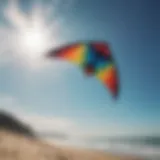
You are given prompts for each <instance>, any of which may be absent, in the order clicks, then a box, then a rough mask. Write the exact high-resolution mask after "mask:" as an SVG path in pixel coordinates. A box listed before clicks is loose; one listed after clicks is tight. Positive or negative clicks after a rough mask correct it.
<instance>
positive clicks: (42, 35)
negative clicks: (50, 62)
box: [4, 1, 61, 69]
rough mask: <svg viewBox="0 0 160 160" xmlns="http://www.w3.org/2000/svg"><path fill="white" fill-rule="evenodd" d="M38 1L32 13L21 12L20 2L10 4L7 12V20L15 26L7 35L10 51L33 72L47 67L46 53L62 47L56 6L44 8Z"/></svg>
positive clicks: (5, 12)
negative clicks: (59, 46)
mask: <svg viewBox="0 0 160 160" xmlns="http://www.w3.org/2000/svg"><path fill="white" fill-rule="evenodd" d="M37 2H38V4H37V3H36V6H34V7H32V8H31V9H30V14H26V13H24V12H23V11H22V10H21V9H20V7H19V6H18V1H10V3H9V4H8V7H7V8H6V9H5V10H4V16H5V18H6V19H7V21H8V22H9V23H10V24H11V26H13V28H12V29H8V31H7V32H6V33H7V35H6V37H7V36H9V37H10V38H9V40H10V41H9V43H10V44H11V45H10V46H11V47H10V48H9V49H10V51H12V52H13V54H14V55H15V56H14V57H16V56H18V59H19V58H20V61H21V62H18V63H20V64H23V65H25V66H26V68H31V69H37V68H39V67H41V66H42V65H43V64H44V54H45V53H46V52H47V51H48V50H49V49H50V48H51V47H54V45H57V44H59V37H60V35H59V33H60V31H59V30H60V28H61V25H60V23H59V19H58V18H55V17H54V14H55V13H53V12H54V8H53V5H51V4H49V5H48V6H47V5H45V6H43V4H40V3H39V1H37ZM51 6H52V7H51ZM48 11H50V12H48ZM46 13H47V14H46ZM49 13H50V14H49ZM51 17H52V18H51ZM50 18H51V19H50ZM52 19H53V20H52ZM6 39H7V38H6ZM7 40H8V39H7ZM6 46H9V45H8V44H7V45H6Z"/></svg>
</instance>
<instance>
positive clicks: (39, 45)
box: [17, 25, 54, 68]
mask: <svg viewBox="0 0 160 160" xmlns="http://www.w3.org/2000/svg"><path fill="white" fill-rule="evenodd" d="M46 30H47V28H42V27H41V26H40V25H39V26H30V27H24V28H22V29H21V30H20V31H19V33H18V35H17V43H18V46H19V47H18V48H19V49H20V51H21V53H19V54H20V55H19V56H21V58H22V59H23V60H25V62H26V63H27V64H28V65H29V66H30V67H34V68H35V67H36V68H37V67H39V66H41V65H42V60H43V58H44V54H45V52H47V50H48V49H49V48H50V47H53V46H52V44H53V41H54V40H53V39H51V38H50V37H49V35H48V34H47V32H45V31H46ZM18 48H17V49H18Z"/></svg>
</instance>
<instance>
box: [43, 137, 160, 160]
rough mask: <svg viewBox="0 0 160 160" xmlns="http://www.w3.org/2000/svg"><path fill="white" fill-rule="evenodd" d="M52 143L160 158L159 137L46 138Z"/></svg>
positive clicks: (148, 159) (151, 159)
mask: <svg viewBox="0 0 160 160" xmlns="http://www.w3.org/2000/svg"><path fill="white" fill-rule="evenodd" d="M44 139H45V140H46V141H47V142H48V143H50V144H59V145H67V146H72V147H80V148H89V149H97V150H103V151H106V152H110V153H116V154H126V155H136V156H140V157H143V158H145V160H160V138H159V137H129V138H119V137H116V138H111V139H110V138H105V139H104V138H101V139H100V138H99V139H93V138H92V139H82V138H81V139H80V138H76V137H71V138H68V139H67V138H66V139H61V138H59V139H58V138H44Z"/></svg>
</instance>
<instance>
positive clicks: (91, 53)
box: [47, 41, 119, 98]
mask: <svg viewBox="0 0 160 160" xmlns="http://www.w3.org/2000/svg"><path fill="white" fill-rule="evenodd" d="M47 57H48V58H59V59H62V60H66V61H69V62H71V63H74V64H76V65H78V66H80V67H81V68H82V69H83V71H84V73H86V74H87V75H88V76H95V77H97V79H99V80H100V81H101V82H102V83H103V85H104V86H105V87H106V88H108V89H109V91H110V92H111V94H112V95H113V96H114V97H115V98H116V97H117V95H118V92H119V80H118V74H117V68H116V64H115V62H114V60H113V57H112V55H111V51H110V49H109V45H108V44H107V43H105V42H93V41H92V42H88V43H87V42H84V43H83V42H79V43H73V44H69V45H66V46H62V47H59V48H57V49H52V50H51V51H49V52H48V53H47Z"/></svg>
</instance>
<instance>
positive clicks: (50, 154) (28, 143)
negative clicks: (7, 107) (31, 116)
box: [0, 131, 142, 160]
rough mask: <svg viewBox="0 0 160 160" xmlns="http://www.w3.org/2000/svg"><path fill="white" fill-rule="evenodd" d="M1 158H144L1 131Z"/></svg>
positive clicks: (91, 159)
mask: <svg viewBox="0 0 160 160" xmlns="http://www.w3.org/2000/svg"><path fill="white" fill-rule="evenodd" d="M0 159H3V160H142V159H140V158H137V157H131V156H118V155H112V154H109V153H105V152H100V151H93V150H89V149H87V150H86V149H78V148H69V147H62V146H57V145H55V146H53V145H49V144H47V143H46V142H43V141H41V140H33V139H30V138H27V137H24V136H21V135H17V134H13V133H9V132H6V131H0Z"/></svg>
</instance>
